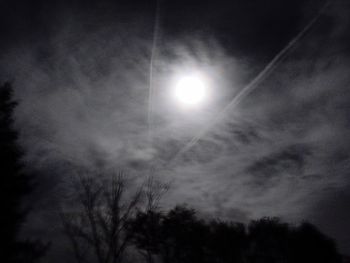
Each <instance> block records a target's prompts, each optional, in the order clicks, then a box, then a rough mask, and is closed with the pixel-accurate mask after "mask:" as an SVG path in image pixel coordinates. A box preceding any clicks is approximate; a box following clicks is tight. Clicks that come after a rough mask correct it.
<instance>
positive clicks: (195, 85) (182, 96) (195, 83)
mask: <svg viewBox="0 0 350 263" xmlns="http://www.w3.org/2000/svg"><path fill="white" fill-rule="evenodd" d="M205 95H206V86H205V83H204V81H203V79H202V78H200V77H199V76H184V77H181V78H180V79H179V80H178V81H177V83H176V86H175V97H176V99H177V100H178V101H179V102H181V103H182V104H185V105H188V106H193V105H196V104H198V103H200V102H202V101H203V99H204V98H205Z"/></svg>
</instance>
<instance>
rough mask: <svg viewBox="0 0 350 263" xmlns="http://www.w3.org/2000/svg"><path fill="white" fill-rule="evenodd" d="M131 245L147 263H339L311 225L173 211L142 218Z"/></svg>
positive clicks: (328, 243) (330, 242) (136, 222)
mask: <svg viewBox="0 0 350 263" xmlns="http://www.w3.org/2000/svg"><path fill="white" fill-rule="evenodd" d="M129 227H130V229H129V230H130V231H131V232H132V233H133V243H134V245H135V246H136V247H137V248H138V249H139V251H140V253H141V254H142V255H143V256H144V257H145V259H146V262H148V263H151V262H164V263H180V262H181V263H186V262H188V263H190V262H191V263H206V262H208V263H234V262H235V263H240V262H242V263H243V262H244V263H265V262H266V263H267V262H268V263H286V262H288V263H289V262H290V263H300V262H301V263H302V262H305V263H306V262H308V263H316V262H317V263H320V262H321V263H337V262H341V258H340V256H339V254H338V252H337V250H336V247H335V244H334V242H333V240H331V239H329V238H328V237H326V236H325V235H323V234H322V233H321V232H319V230H317V228H316V227H315V226H313V225H311V224H309V223H303V224H301V225H299V226H291V225H289V224H287V223H283V222H281V221H280V220H279V219H277V218H262V219H260V220H255V221H252V222H250V224H249V225H248V226H247V227H246V226H245V225H243V224H241V223H233V222H220V221H210V222H205V221H204V220H200V219H198V218H197V217H196V214H195V211H194V210H192V209H188V208H186V207H179V206H177V207H175V208H174V209H172V210H170V211H169V212H168V213H166V214H162V213H159V212H155V211H147V212H140V213H138V215H137V216H136V218H135V219H134V220H133V221H132V222H131V223H130V226H129Z"/></svg>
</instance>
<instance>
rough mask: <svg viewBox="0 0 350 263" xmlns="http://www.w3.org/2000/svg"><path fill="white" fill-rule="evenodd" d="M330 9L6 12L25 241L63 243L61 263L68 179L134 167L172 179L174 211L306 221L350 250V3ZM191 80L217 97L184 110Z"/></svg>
mask: <svg viewBox="0 0 350 263" xmlns="http://www.w3.org/2000/svg"><path fill="white" fill-rule="evenodd" d="M325 3H326V1H324V0H322V1H321V0H308V1H307V0H304V1H302V0H284V1H280V0H251V1H245V0H232V1H228V0H226V1H224V0H216V1H194V0H186V1H184V0H179V1H178V0H176V1H170V0H159V3H158V11H159V12H156V10H157V3H156V1H155V0H154V1H146V0H145V1H141V0H139V1H135V0H128V1H127V0H122V1H112V0H110V1H107V0H101V1H74V0H72V1H63V0H62V1H44V0H42V1H39V0H37V1H25V0H22V1H19V0H12V1H5V0H3V1H1V2H0V40H1V41H0V50H1V52H0V81H1V82H4V81H8V80H10V81H12V82H13V85H14V88H15V98H16V100H18V102H19V104H18V107H17V108H16V112H15V122H16V127H17V128H18V129H19V131H20V145H21V146H22V147H23V149H24V151H25V158H24V160H25V163H26V169H27V170H28V171H31V172H34V173H36V174H37V175H38V176H37V179H36V180H37V181H38V189H37V190H36V191H35V192H34V193H33V194H32V196H30V197H28V200H27V201H28V202H32V203H34V204H35V211H34V212H32V214H31V215H30V217H29V220H28V223H27V229H28V230H27V232H28V233H27V234H28V235H31V236H38V237H42V236H45V238H47V239H48V240H53V244H54V245H53V247H52V249H51V251H50V255H51V257H53V258H54V255H55V254H58V253H59V251H60V249H61V248H60V245H59V244H60V242H59V241H57V242H56V243H55V240H60V238H61V237H59V234H58V233H57V232H58V230H57V229H58V226H57V225H56V223H55V219H54V215H53V213H54V211H55V209H56V208H57V207H58V203H59V200H60V198H61V196H62V192H64V189H65V185H66V181H67V180H69V178H71V177H72V176H75V173H76V171H78V170H79V169H91V170H98V169H124V170H125V171H127V172H128V174H129V175H130V176H131V177H133V178H135V180H136V181H137V180H139V179H140V178H144V177H145V176H146V175H148V174H149V173H154V174H155V175H156V176H157V178H159V180H162V181H164V182H169V183H170V184H171V188H170V190H169V192H168V193H167V195H166V196H165V197H164V200H163V202H164V204H163V206H164V207H165V208H166V207H172V206H173V205H175V204H178V203H187V204H189V205H191V206H192V207H195V208H196V209H197V210H198V211H199V212H200V214H201V215H202V216H203V217H218V218H222V219H231V220H238V221H242V222H247V221H248V220H250V219H254V218H259V217H262V216H278V217H281V218H282V219H283V220H286V221H288V222H292V223H294V222H299V221H300V220H308V221H311V222H312V223H314V224H316V225H317V226H319V227H320V229H321V230H322V231H324V232H325V233H326V234H328V235H330V236H331V237H333V238H335V239H336V241H337V244H338V247H339V248H340V251H341V252H342V253H345V254H350V227H349V222H350V175H349V167H350V136H349V130H350V103H349V102H350V33H349V32H350V1H346V0H334V1H330V3H329V5H328V6H327V7H326V8H324V9H322V7H323V6H324V5H325ZM320 10H322V13H321V14H320ZM316 16H318V19H317V21H315V23H314V24H313V25H312V27H311V28H309V30H308V31H307V32H306V33H305V34H304V35H303V36H302V37H301V38H299V39H298V41H297V42H296V43H295V44H294V45H293V47H291V48H290V50H289V51H288V52H287V53H286V54H284V56H283V59H281V60H280V61H279V63H277V64H276V65H274V67H273V68H272V70H271V71H270V72H269V74H267V75H266V76H264V78H263V79H262V80H261V81H260V82H259V83H258V84H257V86H256V87H255V88H254V90H252V91H251V92H250V93H248V94H247V95H246V96H244V98H242V100H241V101H240V102H239V103H238V104H237V105H235V107H232V108H230V109H229V110H227V111H225V113H224V114H223V113H222V110H223V109H224V108H225V106H226V105H228V103H229V102H230V101H231V100H232V99H233V98H235V96H236V95H237V94H239V92H240V91H241V90H242V89H244V87H245V86H246V85H247V84H248V83H250V81H251V80H253V79H254V78H255V77H256V76H257V75H258V74H259V73H260V72H261V71H262V70H263V69H264V67H265V66H266V65H268V63H269V62H270V61H271V60H272V59H273V58H274V57H275V56H276V55H277V54H278V53H279V52H280V51H281V50H282V49H283V48H284V47H285V46H286V45H288V43H290V41H291V40H292V39H293V38H294V37H295V36H296V35H297V34H298V33H299V32H301V31H302V30H303V29H304V28H305V26H306V25H308V23H309V22H310V21H312V19H313V18H315V17H316ZM156 24H157V30H154V29H155V25H156ZM155 32H156V36H155V35H154V33H155ZM152 47H153V48H154V52H153V68H152V70H153V76H152V86H153V88H152V89H153V96H152V100H151V102H152V106H151V110H149V108H150V107H149V103H150V100H149V87H150V80H149V78H150V61H151V57H152ZM193 69H195V70H198V71H200V72H202V73H203V74H204V75H205V76H206V78H207V79H208V83H209V86H210V92H209V93H208V99H207V100H206V101H205V102H204V103H203V104H202V105H200V106H198V107H195V108H191V109H187V108H182V107H179V105H178V104H177V103H176V102H175V101H174V99H173V98H171V96H170V95H169V94H170V93H171V92H170V89H171V86H172V83H173V82H174V78H175V77H176V76H177V75H178V74H183V73H184V72H185V73H186V72H189V71H191V70H193ZM149 114H151V117H150V116H149ZM218 116H219V118H218ZM194 138H195V140H194ZM191 142H193V143H191ZM56 220H57V219H56Z"/></svg>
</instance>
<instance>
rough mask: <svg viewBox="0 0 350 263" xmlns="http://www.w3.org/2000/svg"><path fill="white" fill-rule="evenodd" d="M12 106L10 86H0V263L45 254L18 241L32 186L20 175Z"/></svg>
mask: <svg viewBox="0 0 350 263" xmlns="http://www.w3.org/2000/svg"><path fill="white" fill-rule="evenodd" d="M16 105H17V103H16V102H15V101H14V100H13V98H12V86H11V84H10V83H5V84H3V85H2V86H1V87H0V160H1V162H0V175H1V179H0V180H1V183H0V207H1V208H2V211H3V212H2V213H0V233H1V234H0V261H1V262H9V263H10V262H34V261H35V260H37V259H39V258H40V257H41V256H42V255H43V254H44V251H45V250H46V248H45V246H44V245H42V244H41V243H40V242H31V241H29V240H27V241H20V240H19V234H20V229H21V225H22V223H23V222H24V221H25V218H26V214H27V212H28V211H26V210H27V209H25V208H24V207H23V204H22V201H23V198H24V197H25V196H26V195H27V194H28V193H30V191H31V188H32V187H31V186H32V185H31V180H30V177H29V175H27V174H25V173H24V171H23V165H22V163H21V158H22V151H21V149H20V147H19V146H18V144H17V139H18V133H17V131H16V130H15V129H14V127H13V111H14V108H15V107H16Z"/></svg>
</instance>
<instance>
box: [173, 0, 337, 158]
mask: <svg viewBox="0 0 350 263" xmlns="http://www.w3.org/2000/svg"><path fill="white" fill-rule="evenodd" d="M330 3H331V0H330V1H327V2H326V3H325V4H324V5H323V7H322V8H321V9H320V11H319V12H318V14H317V15H315V17H314V18H313V19H312V20H311V21H310V22H309V23H308V24H307V25H306V26H305V27H304V28H303V29H302V30H301V31H300V32H299V33H298V34H297V35H296V36H295V37H294V38H293V39H292V40H291V41H289V43H288V44H287V45H286V46H285V47H284V48H283V49H282V50H281V51H280V52H279V53H278V54H277V55H276V56H275V57H274V58H273V59H272V60H271V61H270V62H269V63H268V64H267V65H266V66H265V68H264V69H263V70H262V71H261V72H260V73H259V74H258V75H257V76H256V77H255V78H254V79H253V80H252V81H251V82H249V83H248V85H246V86H245V87H244V88H243V89H242V90H241V91H240V92H239V93H238V94H237V95H236V96H235V97H234V98H233V99H232V100H231V101H230V102H229V103H228V104H227V105H226V106H225V107H224V108H223V109H222V110H221V111H220V112H219V113H218V114H217V115H216V117H214V119H213V120H212V121H211V122H209V123H208V125H207V126H206V127H204V128H203V129H202V130H201V131H200V132H199V133H198V134H197V135H196V136H195V137H193V138H192V139H191V141H189V142H188V143H187V144H186V145H185V146H184V147H183V148H181V149H180V151H179V152H178V153H177V154H176V155H175V157H174V158H173V159H172V160H171V161H170V162H169V163H172V162H173V161H175V160H176V159H177V158H178V157H179V156H180V155H181V154H183V153H185V152H187V151H188V150H189V149H191V148H192V147H193V146H194V145H195V144H196V143H197V142H198V141H199V140H200V139H201V138H202V137H203V136H204V135H205V134H206V133H207V132H208V131H209V130H210V129H211V128H212V127H213V126H214V125H215V124H216V123H217V122H219V121H220V120H222V119H223V118H224V117H225V115H226V114H227V112H229V111H230V110H232V109H233V108H234V107H235V106H237V105H238V104H239V103H240V102H241V101H242V100H243V99H244V98H245V97H246V96H248V95H249V94H250V93H251V92H252V91H253V90H255V89H256V88H257V87H258V85H259V84H260V83H261V82H262V81H263V80H264V79H265V78H266V77H267V76H268V75H269V74H270V73H271V72H273V70H274V69H275V68H276V66H278V64H279V63H280V62H281V61H283V59H284V58H285V57H286V56H287V55H288V53H289V52H290V51H291V50H292V48H293V47H294V46H295V45H296V43H297V42H298V41H299V40H300V39H301V38H302V37H303V36H304V35H305V34H306V33H307V32H308V31H309V30H310V29H311V28H312V26H313V25H314V24H315V23H316V22H317V21H318V19H319V18H320V17H321V15H322V13H323V11H324V10H325V9H326V8H327V7H328V6H329V5H330Z"/></svg>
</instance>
